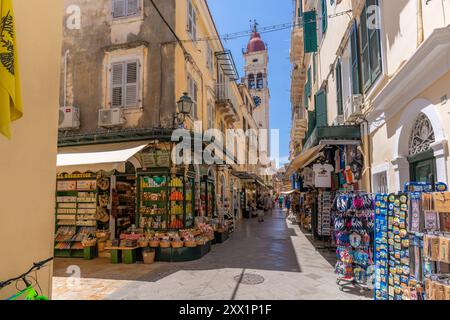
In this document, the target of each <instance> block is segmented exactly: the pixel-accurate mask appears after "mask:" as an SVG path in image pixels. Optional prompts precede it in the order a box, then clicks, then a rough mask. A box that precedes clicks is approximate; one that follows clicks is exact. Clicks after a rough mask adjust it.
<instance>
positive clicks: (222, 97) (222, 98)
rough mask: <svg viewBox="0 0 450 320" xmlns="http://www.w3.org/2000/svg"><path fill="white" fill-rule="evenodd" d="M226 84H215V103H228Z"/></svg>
mask: <svg viewBox="0 0 450 320" xmlns="http://www.w3.org/2000/svg"><path fill="white" fill-rule="evenodd" d="M228 90H229V89H228V83H217V84H216V101H217V102H221V103H223V102H229V101H230V96H229V93H228Z"/></svg>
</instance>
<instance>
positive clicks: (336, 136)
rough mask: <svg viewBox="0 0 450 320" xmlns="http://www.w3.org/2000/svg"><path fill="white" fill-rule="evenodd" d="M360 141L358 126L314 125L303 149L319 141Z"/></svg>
mask: <svg viewBox="0 0 450 320" xmlns="http://www.w3.org/2000/svg"><path fill="white" fill-rule="evenodd" d="M324 140H328V141H333V140H334V141H342V140H344V141H346V140H348V141H361V129H360V127H359V126H331V127H316V128H315V129H314V131H313V132H312V133H311V135H310V136H309V138H308V140H307V141H306V143H305V145H304V147H303V148H304V149H305V150H307V149H310V148H313V147H315V146H317V145H318V144H319V143H320V142H321V141H324Z"/></svg>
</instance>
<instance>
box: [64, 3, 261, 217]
mask: <svg viewBox="0 0 450 320" xmlns="http://www.w3.org/2000/svg"><path fill="white" fill-rule="evenodd" d="M65 7H66V9H67V10H68V11H70V8H71V7H79V8H80V9H81V14H82V20H81V22H82V23H81V28H79V29H73V30H66V31H65V34H64V44H63V51H62V63H63V65H64V67H63V68H62V71H61V78H62V80H61V94H60V95H61V109H60V110H61V111H60V114H61V113H63V114H62V115H61V120H60V134H59V151H60V153H67V152H70V151H71V150H73V149H74V148H80V147H81V148H83V147H86V148H89V149H93V148H94V149H97V150H98V151H101V150H102V148H103V147H102V145H106V146H112V147H111V148H114V145H117V144H118V143H127V142H130V141H131V142H136V141H141V142H149V141H155V140H158V141H159V140H164V139H166V140H169V141H170V138H171V135H172V132H173V131H174V130H175V129H177V128H178V127H179V125H180V121H179V117H180V114H179V113H180V112H181V110H179V108H178V107H177V101H178V100H179V99H180V97H181V96H183V95H184V93H187V95H188V96H189V97H190V98H191V99H192V101H193V107H192V109H191V112H190V114H189V115H187V116H186V117H182V125H183V126H184V127H185V128H187V129H189V130H191V131H192V132H194V131H195V130H197V131H198V130H200V133H203V132H205V131H206V130H208V129H218V130H220V131H221V132H225V130H226V129H244V128H253V129H258V127H257V124H256V122H255V121H254V110H255V108H256V107H255V102H254V101H253V100H252V99H249V98H248V96H250V95H251V93H250V92H249V90H248V88H247V87H246V86H242V85H240V84H239V83H238V82H237V81H238V79H239V75H238V71H237V70H236V67H235V64H234V60H233V56H232V55H231V52H230V51H228V50H225V49H224V47H223V45H222V42H221V41H220V37H219V34H218V32H217V29H216V26H215V24H214V20H213V18H212V15H211V12H210V10H209V7H208V4H207V2H206V1H204V0H186V1H175V0H170V1H167V0H154V1H143V0H126V1H117V0H101V1H96V2H92V3H86V2H85V1H81V0H66V1H65ZM65 112H66V113H70V114H69V115H64V113H65ZM73 115H74V116H73ZM199 124H201V127H200V128H199ZM225 148H226V146H225ZM228 151H232V153H233V154H235V152H234V151H236V150H225V149H224V153H226V152H228ZM131 160H133V165H134V167H135V168H141V167H142V164H141V163H139V161H135V160H134V159H131ZM235 162H236V161H234V163H232V164H229V163H227V164H226V165H220V166H215V165H214V166H209V167H205V166H203V165H194V169H195V171H196V179H197V180H200V179H201V178H203V177H209V178H211V179H213V180H214V181H215V186H216V194H217V198H218V200H219V201H218V205H219V207H221V206H222V207H227V208H234V207H240V203H239V199H240V197H238V194H239V192H240V190H241V186H240V183H238V182H239V181H238V180H239V177H237V175H238V173H240V172H248V171H250V172H252V171H253V172H254V174H255V178H256V174H257V172H256V169H255V168H250V167H249V166H247V165H243V166H238V164H237V163H235ZM233 173H235V174H233Z"/></svg>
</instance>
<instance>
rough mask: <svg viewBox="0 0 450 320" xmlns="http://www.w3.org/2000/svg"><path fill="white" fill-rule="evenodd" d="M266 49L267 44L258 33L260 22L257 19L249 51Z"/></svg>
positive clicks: (248, 47) (248, 46) (249, 43)
mask: <svg viewBox="0 0 450 320" xmlns="http://www.w3.org/2000/svg"><path fill="white" fill-rule="evenodd" d="M265 50H266V44H265V43H264V41H262V39H261V35H260V34H259V33H258V23H257V22H256V21H255V24H254V25H253V34H252V37H251V38H250V41H249V42H248V45H247V53H251V52H259V51H265Z"/></svg>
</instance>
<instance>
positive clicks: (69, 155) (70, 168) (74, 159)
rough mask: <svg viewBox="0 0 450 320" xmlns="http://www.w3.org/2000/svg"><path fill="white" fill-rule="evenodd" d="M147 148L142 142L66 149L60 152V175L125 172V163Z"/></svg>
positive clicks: (58, 164) (58, 158)
mask: <svg viewBox="0 0 450 320" xmlns="http://www.w3.org/2000/svg"><path fill="white" fill-rule="evenodd" d="M145 147H147V144H142V142H140V143H117V144H111V145H96V146H85V147H72V148H65V149H63V150H60V151H59V152H58V157H57V167H58V173H61V172H74V171H79V172H86V171H93V172H96V171H100V170H105V171H111V170H119V171H123V169H124V166H125V163H126V162H127V161H128V160H129V159H130V158H132V157H133V156H134V155H135V154H137V153H138V152H140V151H142V150H143V149H144V148H145ZM120 169H122V170H120Z"/></svg>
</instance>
